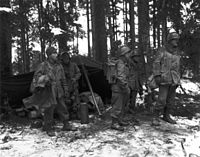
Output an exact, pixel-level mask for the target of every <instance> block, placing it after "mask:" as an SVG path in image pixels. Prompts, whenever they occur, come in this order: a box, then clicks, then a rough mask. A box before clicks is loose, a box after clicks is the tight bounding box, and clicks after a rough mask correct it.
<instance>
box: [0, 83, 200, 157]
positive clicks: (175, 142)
mask: <svg viewBox="0 0 200 157" xmlns="http://www.w3.org/2000/svg"><path fill="white" fill-rule="evenodd" d="M182 83H183V84H182V86H183V88H184V89H185V90H186V92H187V93H189V95H191V96H192V97H188V96H187V97H188V98H187V100H186V99H178V100H181V104H182V105H183V106H182V108H180V110H181V112H182V111H184V110H183V109H184V104H186V106H188V107H193V106H195V107H198V106H199V105H198V103H199V102H197V101H199V100H196V99H195V98H194V96H197V95H196V94H198V92H199V88H197V86H198V84H194V83H191V82H189V81H187V80H183V82H182ZM196 85H197V86H196ZM189 90H191V91H192V92H189ZM183 96H184V95H183ZM184 97H185V96H184ZM195 107H194V109H193V110H191V111H197V109H196V108H195ZM199 108H200V107H199ZM199 108H198V109H199ZM187 109H188V108H187ZM183 115H184V114H183ZM183 115H174V116H173V118H174V119H175V120H176V121H177V124H175V125H171V124H169V123H167V122H164V121H162V120H161V122H160V125H159V126H155V125H152V114H151V113H149V112H147V111H142V112H141V111H140V112H137V113H135V114H134V117H136V118H137V119H138V120H139V122H140V123H139V125H138V124H137V123H135V121H134V117H133V115H131V114H128V115H127V117H126V120H127V121H128V122H129V123H130V125H129V126H128V127H126V128H125V131H124V132H120V131H115V130H111V129H110V124H111V119H110V118H108V117H107V118H103V119H99V118H97V117H92V118H91V119H90V123H89V124H84V125H83V124H80V121H72V122H71V124H72V125H73V126H75V127H77V128H78V131H75V132H71V131H70V132H63V131H61V127H62V124H60V123H56V136H54V137H49V136H48V135H47V134H46V133H45V132H43V131H42V129H33V128H31V127H30V123H27V124H24V125H22V124H16V123H9V122H2V123H0V156H2V157H4V156H5V157H10V156H12V157H200V128H199V127H200V116H199V115H198V114H196V115H198V116H195V113H194V114H192V116H190V117H188V116H187V114H186V116H183Z"/></svg>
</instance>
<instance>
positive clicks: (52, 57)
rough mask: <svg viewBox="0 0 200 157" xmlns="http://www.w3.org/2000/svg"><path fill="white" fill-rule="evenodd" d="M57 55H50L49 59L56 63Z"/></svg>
mask: <svg viewBox="0 0 200 157" xmlns="http://www.w3.org/2000/svg"><path fill="white" fill-rule="evenodd" d="M57 56H58V55H57V53H56V52H55V53H52V54H51V55H50V56H49V58H51V59H52V60H53V61H57Z"/></svg>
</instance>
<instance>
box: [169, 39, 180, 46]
mask: <svg viewBox="0 0 200 157" xmlns="http://www.w3.org/2000/svg"><path fill="white" fill-rule="evenodd" d="M170 44H171V45H172V47H178V39H172V40H171V41H170Z"/></svg>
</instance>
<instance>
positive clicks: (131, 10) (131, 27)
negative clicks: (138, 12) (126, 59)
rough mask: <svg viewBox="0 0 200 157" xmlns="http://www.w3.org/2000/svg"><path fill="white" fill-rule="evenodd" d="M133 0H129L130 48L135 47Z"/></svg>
mask: <svg viewBox="0 0 200 157" xmlns="http://www.w3.org/2000/svg"><path fill="white" fill-rule="evenodd" d="M134 3H135V0H129V6H130V10H129V12H130V13H129V14H130V37H131V48H132V49H135V10H134V7H135V4H134Z"/></svg>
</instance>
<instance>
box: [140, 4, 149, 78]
mask: <svg viewBox="0 0 200 157" xmlns="http://www.w3.org/2000/svg"><path fill="white" fill-rule="evenodd" d="M138 31H139V32H138V33H139V52H140V53H141V54H142V56H143V57H142V60H143V63H144V64H143V70H144V72H145V73H144V79H147V78H146V69H145V60H144V53H147V52H148V48H149V1H147V0H139V1H138Z"/></svg>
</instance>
